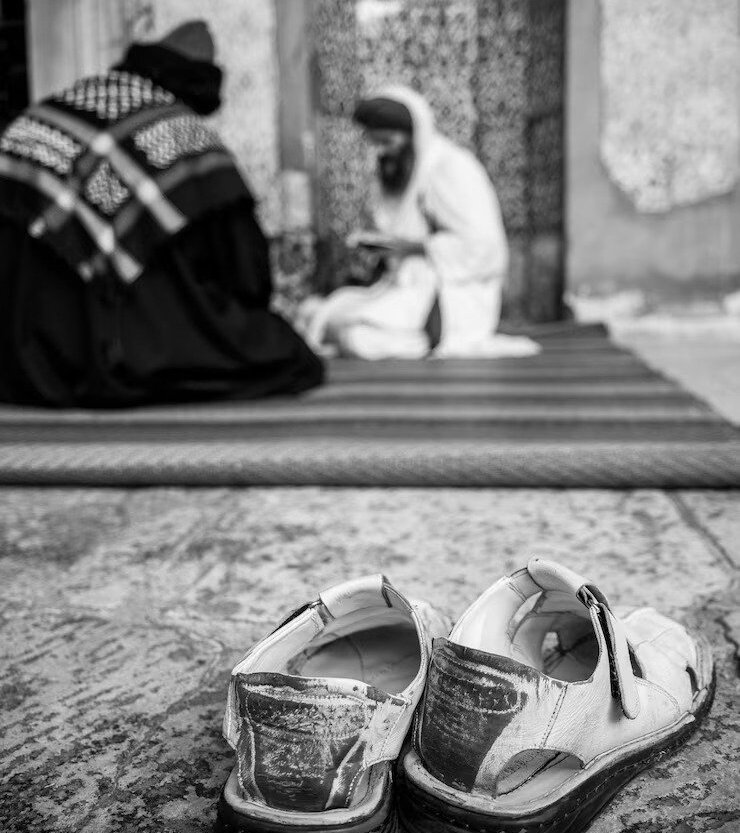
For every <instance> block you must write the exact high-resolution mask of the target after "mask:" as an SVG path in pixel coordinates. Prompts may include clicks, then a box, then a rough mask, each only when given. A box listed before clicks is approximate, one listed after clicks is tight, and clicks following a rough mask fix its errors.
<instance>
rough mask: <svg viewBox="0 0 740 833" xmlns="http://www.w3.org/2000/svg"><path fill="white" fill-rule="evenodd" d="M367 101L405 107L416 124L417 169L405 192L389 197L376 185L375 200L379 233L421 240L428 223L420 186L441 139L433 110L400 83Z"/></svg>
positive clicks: (380, 90)
mask: <svg viewBox="0 0 740 833" xmlns="http://www.w3.org/2000/svg"><path fill="white" fill-rule="evenodd" d="M368 98H369V99H370V98H387V99H390V100H391V101H397V102H398V103H399V104H403V106H404V107H406V109H407V110H408V111H409V114H410V115H411V121H412V124H413V143H414V154H415V161H414V169H413V171H412V173H411V178H410V180H409V183H408V185H407V186H406V188H405V189H404V191H403V193H401V194H398V195H390V194H386V193H383V192H381V189H380V187H379V186H376V189H375V193H374V199H373V209H374V216H375V223H376V225H377V226H378V229H379V230H380V231H384V232H387V233H389V234H394V233H395V234H397V233H399V231H400V230H401V229H402V230H403V236H404V237H409V238H414V237H418V238H419V239H421V238H423V237H425V236H426V234H427V224H426V221H425V219H424V216H423V215H422V213H421V210H420V207H419V184H420V182H421V181H423V177H424V174H425V172H426V170H427V169H428V168H429V165H430V164H431V163H432V162H433V160H434V156H435V153H434V150H435V146H436V145H437V143H438V141H439V140H440V139H441V136H440V134H439V132H438V131H437V128H436V126H435V124H434V114H433V113H432V108H431V107H430V106H429V104H428V102H427V100H426V99H425V98H424V97H423V96H422V95H420V94H419V93H417V92H416V91H415V90H412V89H411V88H410V87H404V86H403V85H400V84H394V85H389V86H386V87H381V88H380V89H379V90H375V91H374V92H373V93H372V95H369V96H368Z"/></svg>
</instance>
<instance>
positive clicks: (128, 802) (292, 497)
mask: <svg viewBox="0 0 740 833" xmlns="http://www.w3.org/2000/svg"><path fill="white" fill-rule="evenodd" d="M739 507H740V493H738V492H735V493H733V492H713V493H709V492H681V493H663V492H659V491H636V492H605V491H549V490H538V491H534V490H519V491H517V490H453V489H450V490H447V489H444V490H427V491H425V490H420V489H419V490H416V489H413V490H412V489H409V490H376V489H363V490H359V489H357V490H356V489H344V490H332V489H274V490H264V489H252V490H250V489H245V490H226V489H220V490H219V489H203V490H197V489H190V490H183V489H146V490H102V489H101V490H90V489H86V490H74V489H68V490H62V489H4V490H0V587H1V588H2V603H1V607H0V628H1V633H2V639H1V641H0V655H1V656H2V677H1V679H0V696H1V697H2V703H3V712H2V728H1V730H0V731H1V735H0V759H1V760H2V765H1V766H0V785H1V786H0V790H1V793H2V795H1V797H0V830H2V831H4V833H11V831H36V830H38V831H44V833H48V831H80V833H83V831H84V833H88V831H89V832H90V833H93V831H101V833H103V831H105V832H106V833H116V831H144V832H145V833H146V831H158V833H161V831H178V833H185V832H186V831H188V833H190V831H192V832H193V833H195V831H209V830H211V829H212V826H213V819H214V809H215V802H216V799H217V796H218V793H219V790H220V788H221V785H222V783H223V781H224V779H225V778H226V775H227V773H228V771H229V768H230V763H231V755H230V752H229V750H228V748H227V746H226V744H225V742H224V741H223V740H222V739H221V735H220V721H221V714H222V707H223V700H224V693H225V689H226V683H227V679H228V674H229V670H230V668H231V666H232V664H233V663H234V661H235V660H236V659H237V658H238V657H239V656H240V654H241V653H242V652H243V651H244V649H245V648H246V647H247V646H248V645H249V644H250V643H251V642H252V641H253V640H255V639H257V638H258V637H259V636H261V635H262V634H264V633H265V631H266V630H267V629H268V628H269V627H270V625H271V624H273V623H274V622H275V621H276V620H277V619H278V618H280V616H281V614H282V613H283V612H285V611H286V609H290V608H292V607H294V606H297V605H298V604H299V603H301V602H302V601H304V600H305V599H307V598H308V597H313V596H315V594H316V592H317V591H318V590H319V589H320V588H322V587H323V586H325V585H328V584H331V583H333V582H335V581H337V580H340V579H344V578H348V577H352V576H357V575H361V574H363V573H365V572H370V571H377V570H382V571H384V572H385V573H387V574H388V575H389V576H390V577H391V579H392V580H393V581H395V582H396V583H397V584H398V585H399V587H401V588H403V589H404V590H406V591H408V592H410V593H412V594H416V595H419V596H424V597H426V598H428V599H430V600H431V601H433V602H434V603H436V604H438V605H440V606H441V607H443V608H444V609H445V610H446V611H448V612H449V613H450V615H452V616H453V617H454V616H456V615H458V614H459V613H460V612H461V610H462V609H463V608H464V607H465V606H466V605H467V604H468V603H469V602H470V601H471V600H472V599H473V598H474V597H475V596H476V595H477V594H478V593H479V592H480V591H481V590H482V589H483V588H484V587H485V586H486V585H487V584H488V583H489V582H491V581H493V580H494V579H495V578H497V577H498V576H499V575H500V574H501V573H503V572H505V571H510V570H512V569H515V568H517V567H519V566H520V565H522V564H523V563H524V561H525V560H526V559H527V557H528V556H529V555H531V554H540V555H542V556H545V557H549V558H556V559H559V560H561V561H563V562H564V563H566V564H568V565H569V566H571V567H573V568H574V569H576V570H580V571H583V572H585V573H587V574H588V575H589V576H591V577H592V578H593V579H594V580H595V581H596V582H597V583H599V584H600V585H601V586H602V588H603V589H604V590H605V591H606V592H607V593H608V594H609V595H610V597H612V598H613V600H615V601H617V602H620V603H627V604H635V603H637V604H641V603H651V604H655V605H656V606H658V607H660V608H661V609H662V610H664V611H666V612H667V613H669V614H673V615H675V616H678V617H680V618H681V619H683V620H684V621H686V622H688V623H690V624H691V625H693V626H695V627H698V628H700V629H701V630H702V631H704V632H705V633H706V634H707V635H708V636H709V637H710V639H711V640H712V641H713V644H714V646H715V650H716V657H717V660H718V663H719V673H720V677H719V690H718V695H717V699H716V705H715V707H714V709H713V712H712V714H711V716H710V718H709V720H708V721H707V723H706V724H705V726H704V728H703V729H702V730H701V732H700V733H699V735H698V736H696V737H695V739H694V740H693V741H692V742H691V743H690V745H689V746H688V747H687V748H685V749H684V750H683V751H682V753H681V754H680V755H679V756H677V757H674V758H672V759H670V760H667V761H665V762H663V763H662V764H661V765H660V766H659V767H658V768H656V769H653V770H652V771H650V772H649V773H648V774H646V775H644V776H642V777H640V778H638V779H637V780H635V781H634V782H633V783H632V784H631V785H629V786H628V787H627V788H626V789H625V790H624V792H623V793H622V794H621V795H620V796H619V797H618V798H617V800H616V801H615V802H614V803H613V804H612V805H611V806H610V808H609V809H608V810H607V811H606V812H605V813H604V814H603V815H602V816H601V818H600V819H599V820H598V821H597V822H596V823H595V824H594V825H593V828H592V830H593V831H594V833H619V831H625V833H627V831H629V833H637V831H639V832H640V833H658V832H659V831H661V833H662V831H669V830H670V831H677V832H678V833H700V831H719V833H736V831H738V830H740V798H738V781H737V773H738V771H740V747H739V744H738V739H740V731H739V730H740V709H739V708H738V706H740V679H739V678H738V659H737V656H736V655H735V651H736V648H737V642H738V639H740V621H738V614H737V603H736V591H737V580H738V571H739V570H740V566H738V565H740V544H738V542H739V541H740V511H738V509H739Z"/></svg>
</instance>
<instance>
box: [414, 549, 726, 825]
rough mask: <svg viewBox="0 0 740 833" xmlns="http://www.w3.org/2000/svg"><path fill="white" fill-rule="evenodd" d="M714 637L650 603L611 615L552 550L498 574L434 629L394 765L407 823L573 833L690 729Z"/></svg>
mask: <svg viewBox="0 0 740 833" xmlns="http://www.w3.org/2000/svg"><path fill="white" fill-rule="evenodd" d="M713 695H714V665H713V660H712V654H711V649H710V647H709V645H708V643H707V642H706V641H705V640H704V639H703V638H701V637H696V636H691V635H689V634H688V633H687V631H686V630H685V629H684V628H683V627H682V626H681V625H679V624H677V623H676V622H673V621H672V620H670V619H668V618H666V617H665V616H662V615H661V614H659V613H657V612H656V611H655V610H653V609H651V608H641V609H638V610H633V611H632V612H630V613H628V614H627V615H624V616H622V617H618V616H617V615H615V613H614V612H613V610H612V607H611V605H610V604H609V602H608V600H607V599H606V597H605V596H604V595H603V593H602V592H601V591H600V590H599V589H598V588H597V587H595V586H594V585H592V584H590V583H589V582H588V581H587V580H586V579H584V578H583V577H581V576H579V575H577V574H576V573H574V572H572V571H571V570H569V569H567V568H565V567H562V566H560V565H558V564H555V563H553V562H550V561H544V560H540V559H536V558H535V559H532V560H531V561H530V562H529V564H528V566H527V568H526V569H523V570H519V571H518V572H516V573H514V574H513V575H511V576H509V577H507V578H503V579H501V580H500V581H499V582H497V583H496V584H494V585H493V586H492V587H491V588H489V589H488V590H487V591H486V592H485V593H484V594H483V595H482V596H481V597H480V598H479V599H478V600H477V601H476V602H475V603H474V604H473V605H472V606H471V607H470V608H468V610H467V611H466V612H465V614H464V615H463V616H462V618H461V619H460V620H459V621H458V623H457V625H456V626H455V628H454V629H453V630H452V633H451V634H450V636H449V638H448V639H437V640H435V643H434V647H433V651H432V659H431V664H430V669H429V677H428V683H427V688H426V692H425V695H424V700H423V704H422V706H421V709H420V713H419V715H418V716H417V721H416V727H415V732H414V742H413V747H412V748H411V749H409V751H408V752H407V753H406V754H405V755H404V757H403V758H402V760H401V762H400V764H399V772H400V778H401V783H400V786H399V813H400V821H401V826H402V829H404V830H406V831H408V833H442V831H444V833H470V831H476V833H494V832H495V833H534V831H537V833H565V831H567V833H577V831H582V830H585V828H586V827H587V826H588V824H589V822H590V821H591V820H592V819H593V817H594V816H595V815H596V814H597V813H598V812H599V811H600V810H601V808H602V807H603V806H604V805H605V804H606V803H607V802H608V801H609V800H610V799H611V798H612V797H613V796H614V794H615V793H616V792H617V791H618V790H619V789H620V788H621V787H622V786H623V785H624V784H626V783H627V782H628V781H629V780H630V779H631V778H633V777H634V776H635V775H637V774H638V773H639V772H640V771H641V770H643V769H645V768H646V767H648V766H650V765H652V764H654V763H655V762H656V761H658V760H660V759H662V758H663V757H664V756H665V755H667V754H669V753H670V752H672V751H673V750H675V749H676V748H677V747H679V746H680V745H681V744H683V743H684V742H685V741H686V739H687V738H688V737H689V736H690V735H691V734H692V733H693V732H694V731H695V730H696V728H697V726H698V725H699V723H700V722H701V720H702V718H703V717H705V715H706V714H707V713H708V711H709V708H710V705H711V702H712V698H713Z"/></svg>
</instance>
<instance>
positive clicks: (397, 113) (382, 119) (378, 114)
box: [353, 95, 414, 133]
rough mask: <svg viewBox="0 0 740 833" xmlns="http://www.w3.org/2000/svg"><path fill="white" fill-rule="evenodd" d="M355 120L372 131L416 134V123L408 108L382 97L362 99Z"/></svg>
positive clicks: (392, 99)
mask: <svg viewBox="0 0 740 833" xmlns="http://www.w3.org/2000/svg"><path fill="white" fill-rule="evenodd" d="M353 118H354V120H355V121H356V122H357V123H358V124H360V125H362V126H363V127H366V128H368V129H370V130H402V131H404V132H405V133H413V132H414V122H413V119H412V117H411V113H410V112H409V109H408V107H407V106H406V105H405V104H403V103H402V102H401V101H398V100H397V99H394V98H388V97H386V96H382V95H381V96H374V97H372V98H365V99H362V100H361V101H360V102H359V103H358V104H357V107H355V112H354V116H353Z"/></svg>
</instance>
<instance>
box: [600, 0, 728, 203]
mask: <svg viewBox="0 0 740 833" xmlns="http://www.w3.org/2000/svg"><path fill="white" fill-rule="evenodd" d="M601 11H602V21H603V23H602V32H601V54H602V67H601V80H602V102H603V104H602V106H603V109H602V119H603V123H602V137H601V155H602V159H603V161H604V164H605V166H606V168H607V171H608V172H609V175H610V177H611V179H612V181H613V182H614V183H615V184H616V185H617V186H618V187H619V188H620V189H621V190H622V191H623V192H624V193H626V194H627V195H628V196H629V197H630V198H631V200H632V201H633V203H634V205H635V207H636V208H637V209H638V210H639V211H642V212H650V213H657V212H666V211H669V210H670V209H672V208H674V207H676V206H682V205H690V204H693V203H698V202H701V201H703V200H705V199H707V198H708V197H712V196H716V195H720V194H725V193H728V192H729V191H731V190H732V189H733V187H734V186H735V184H736V183H737V182H738V179H739V177H740V154H738V146H739V145H740V33H739V31H738V26H739V24H738V3H737V0H701V2H696V0H601Z"/></svg>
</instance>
